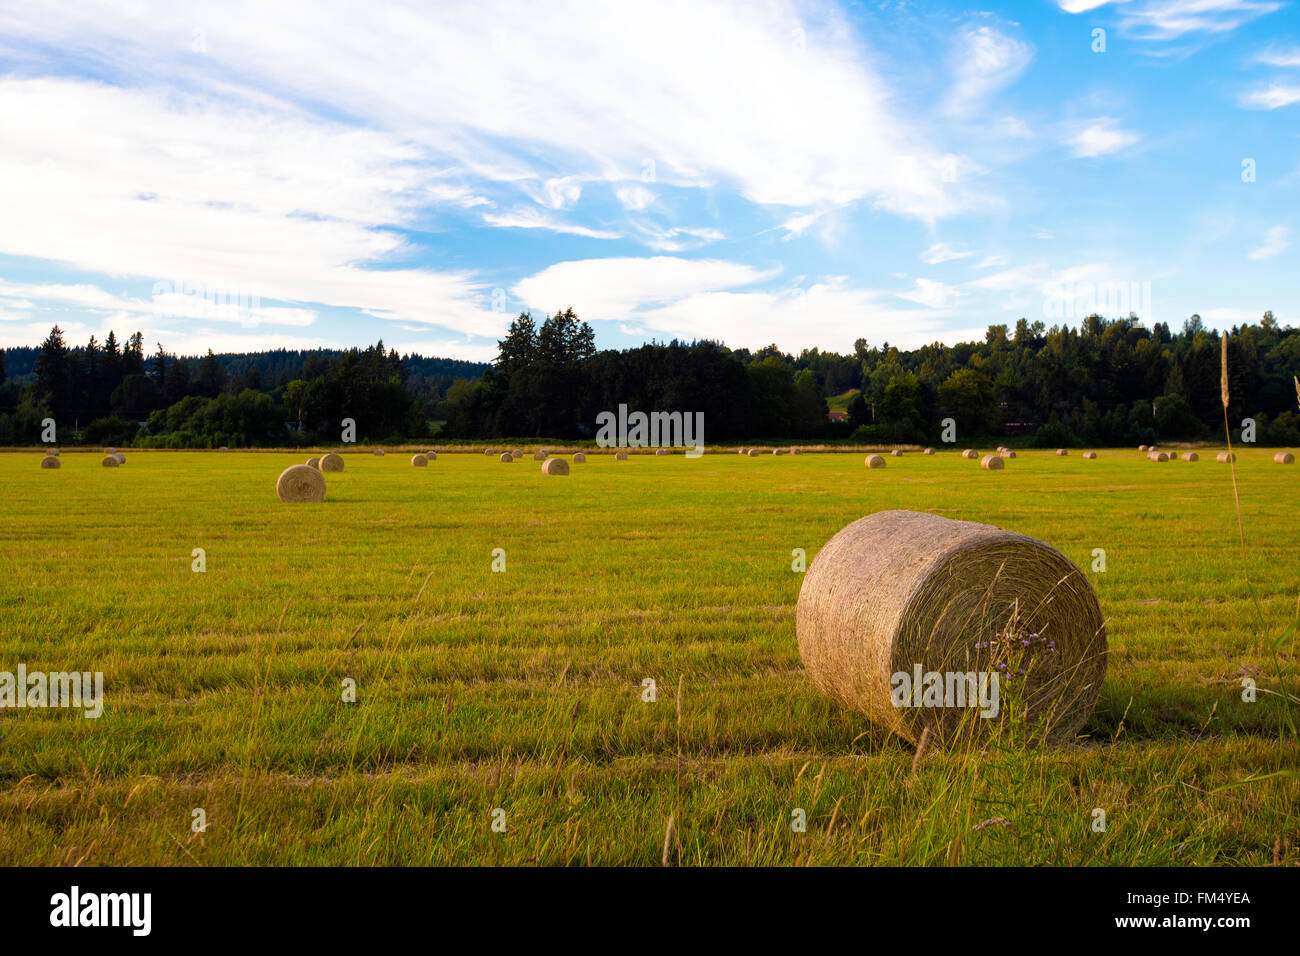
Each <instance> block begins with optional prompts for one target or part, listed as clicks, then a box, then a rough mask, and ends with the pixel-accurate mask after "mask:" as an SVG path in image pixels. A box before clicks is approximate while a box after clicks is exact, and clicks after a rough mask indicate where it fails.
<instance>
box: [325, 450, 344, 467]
mask: <svg viewBox="0 0 1300 956" xmlns="http://www.w3.org/2000/svg"><path fill="white" fill-rule="evenodd" d="M319 467H320V470H321V471H322V472H326V471H342V470H343V456H342V455H336V454H334V452H332V451H331V452H328V453H327V454H324V455H321V457H320V466H319Z"/></svg>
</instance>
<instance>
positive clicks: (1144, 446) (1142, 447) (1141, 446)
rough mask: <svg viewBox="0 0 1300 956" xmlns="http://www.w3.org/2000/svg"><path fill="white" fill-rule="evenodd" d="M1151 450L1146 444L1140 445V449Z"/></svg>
mask: <svg viewBox="0 0 1300 956" xmlns="http://www.w3.org/2000/svg"><path fill="white" fill-rule="evenodd" d="M1150 450H1151V449H1149V448H1147V446H1146V445H1138V451H1150Z"/></svg>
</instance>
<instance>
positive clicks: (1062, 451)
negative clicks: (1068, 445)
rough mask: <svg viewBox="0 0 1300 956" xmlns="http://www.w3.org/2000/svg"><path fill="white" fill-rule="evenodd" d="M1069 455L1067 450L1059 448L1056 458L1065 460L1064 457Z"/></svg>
mask: <svg viewBox="0 0 1300 956" xmlns="http://www.w3.org/2000/svg"><path fill="white" fill-rule="evenodd" d="M1068 454H1069V452H1068V451H1067V450H1066V449H1064V448H1058V449H1056V457H1057V458H1064V457H1065V456H1066V455H1068Z"/></svg>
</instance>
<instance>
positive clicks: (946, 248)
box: [921, 242, 975, 266]
mask: <svg viewBox="0 0 1300 956" xmlns="http://www.w3.org/2000/svg"><path fill="white" fill-rule="evenodd" d="M974 254H975V253H973V252H971V251H970V250H969V249H965V248H962V247H961V246H956V245H951V244H950V243H947V242H936V243H935V244H934V245H932V246H931V247H930V248H929V249H926V250H925V252H923V253H921V261H922V262H924V263H926V264H927V265H931V266H934V265H938V264H939V263H941V262H952V261H953V260H954V259H965V258H967V257H968V256H973V255H974Z"/></svg>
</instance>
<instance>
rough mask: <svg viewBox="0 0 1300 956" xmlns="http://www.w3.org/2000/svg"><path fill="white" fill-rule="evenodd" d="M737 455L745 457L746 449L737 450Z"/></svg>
mask: <svg viewBox="0 0 1300 956" xmlns="http://www.w3.org/2000/svg"><path fill="white" fill-rule="evenodd" d="M736 454H738V455H743V454H745V449H743V448H737V449H736Z"/></svg>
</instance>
